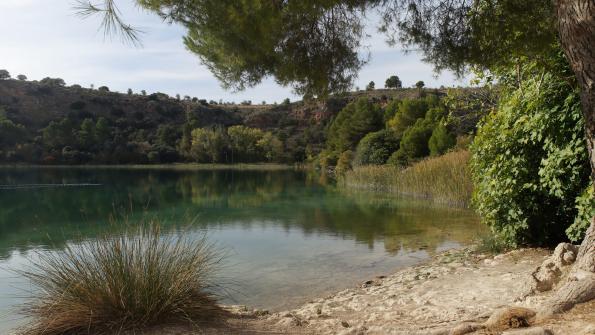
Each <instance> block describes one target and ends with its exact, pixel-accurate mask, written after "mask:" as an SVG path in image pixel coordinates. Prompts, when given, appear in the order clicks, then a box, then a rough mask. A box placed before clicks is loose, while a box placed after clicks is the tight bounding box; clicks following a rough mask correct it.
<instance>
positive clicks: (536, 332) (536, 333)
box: [502, 327, 554, 335]
mask: <svg viewBox="0 0 595 335" xmlns="http://www.w3.org/2000/svg"><path fill="white" fill-rule="evenodd" d="M502 335H554V333H553V332H552V331H551V330H549V329H544V328H541V327H532V328H525V329H515V330H509V331H505V332H503V333H502Z"/></svg>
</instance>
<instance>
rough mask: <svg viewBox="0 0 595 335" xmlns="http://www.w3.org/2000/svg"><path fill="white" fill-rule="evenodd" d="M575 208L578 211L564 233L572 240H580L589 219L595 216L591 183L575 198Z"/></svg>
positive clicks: (594, 193) (594, 194) (594, 199)
mask: <svg viewBox="0 0 595 335" xmlns="http://www.w3.org/2000/svg"><path fill="white" fill-rule="evenodd" d="M576 209H577V211H578V213H577V215H576V217H575V218H574V222H573V223H572V225H571V226H570V227H568V228H567V229H566V235H567V236H568V238H569V239H570V240H571V241H573V242H578V241H580V240H581V239H582V238H583V237H584V236H585V232H586V231H587V228H589V224H590V223H591V219H592V218H593V217H594V216H595V192H593V185H589V187H587V189H585V191H584V192H583V193H582V194H581V195H580V196H579V197H578V198H576Z"/></svg>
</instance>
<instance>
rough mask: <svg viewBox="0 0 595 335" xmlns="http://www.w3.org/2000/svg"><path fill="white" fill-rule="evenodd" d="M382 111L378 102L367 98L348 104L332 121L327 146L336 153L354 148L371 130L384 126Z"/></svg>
mask: <svg viewBox="0 0 595 335" xmlns="http://www.w3.org/2000/svg"><path fill="white" fill-rule="evenodd" d="M382 121H383V119H382V111H381V109H380V106H378V104H376V103H374V102H373V101H371V100H369V99H367V98H360V99H359V100H357V101H355V102H353V103H351V104H349V105H347V106H346V107H345V108H344V109H343V110H341V112H339V114H338V115H337V117H336V118H335V119H334V120H333V122H332V123H331V126H330V129H329V132H328V138H327V148H328V149H329V150H331V151H334V152H336V153H341V152H343V151H345V150H354V149H355V147H356V146H357V143H358V142H359V141H360V140H361V139H362V138H363V137H364V136H365V135H366V134H367V133H369V132H373V131H377V130H380V129H381V128H382V123H383V122H382Z"/></svg>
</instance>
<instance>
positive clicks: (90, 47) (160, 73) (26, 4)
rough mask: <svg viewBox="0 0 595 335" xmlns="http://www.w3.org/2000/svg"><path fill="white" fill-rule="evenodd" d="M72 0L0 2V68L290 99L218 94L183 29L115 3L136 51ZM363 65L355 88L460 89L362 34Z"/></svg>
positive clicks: (77, 80)
mask: <svg viewBox="0 0 595 335" xmlns="http://www.w3.org/2000/svg"><path fill="white" fill-rule="evenodd" d="M73 4H74V1H72V0H0V13H2V19H1V20H0V31H2V34H0V69H1V68H5V69H7V70H8V71H9V72H10V73H11V74H12V75H13V76H16V75H17V74H25V75H27V76H28V77H29V79H35V80H39V79H41V78H44V77H47V76H49V77H60V78H63V79H64V80H65V81H66V83H67V84H68V85H71V84H80V85H82V86H85V87H88V86H90V85H91V84H94V85H95V87H99V86H102V85H106V86H108V87H109V88H110V89H111V90H112V91H120V92H125V91H126V90H127V89H128V88H132V89H133V90H134V91H136V92H138V91H140V90H143V89H144V90H146V91H147V92H149V93H151V92H156V91H159V92H164V93H167V94H170V95H175V94H176V93H179V94H180V95H182V96H184V95H189V96H196V97H198V98H206V99H214V100H219V99H223V100H224V101H236V102H239V101H242V100H252V101H253V102H261V101H263V100H265V101H267V102H273V101H277V102H280V101H282V100H283V99H284V98H286V97H289V98H291V99H292V100H295V99H298V97H296V96H295V95H293V94H292V92H291V89H290V88H287V87H281V86H279V85H277V84H276V83H275V82H274V80H272V79H269V80H265V81H264V82H263V83H262V84H260V85H258V86H257V87H255V88H251V89H247V90H245V91H242V92H238V93H233V92H230V91H226V90H224V89H222V88H221V86H220V84H219V83H218V81H217V80H216V79H215V78H214V76H213V75H212V74H211V73H210V72H209V71H208V70H207V69H206V67H204V66H203V65H201V64H200V62H199V59H198V58H197V57H196V56H194V55H193V54H191V53H190V52H188V51H187V50H186V49H185V48H184V46H183V43H182V36H183V35H184V29H183V28H182V27H179V26H176V25H168V24H165V23H163V22H162V21H161V19H160V18H159V17H157V16H155V15H153V14H150V13H147V12H145V11H142V10H140V9H138V8H136V7H135V6H134V5H133V1H132V0H119V2H118V5H119V7H120V9H121V10H122V12H123V13H124V17H125V19H126V20H127V22H129V23H131V24H132V25H134V26H136V27H138V28H140V29H141V30H143V31H144V32H145V33H144V34H143V35H142V41H143V47H141V48H136V47H133V46H130V45H126V44H123V43H121V42H120V40H119V39H118V38H115V39H113V40H110V39H107V40H106V39H105V38H104V36H103V34H102V32H100V31H98V27H99V23H98V18H96V19H93V18H92V19H86V20H83V19H81V18H79V17H77V16H76V15H74V10H73V9H72V6H73ZM369 31H370V35H372V37H371V38H369V39H368V40H367V41H366V42H365V44H367V45H368V46H369V52H370V54H371V59H370V63H369V64H368V65H366V66H365V67H364V68H363V69H362V71H361V72H360V76H359V78H358V80H357V81H356V83H355V86H359V87H361V88H363V87H365V85H366V84H367V83H368V82H370V81H371V80H374V81H375V82H376V86H377V87H381V86H383V83H384V80H385V79H386V78H387V77H388V76H389V75H390V74H396V75H398V76H399V77H400V78H401V80H402V81H403V84H404V85H406V86H410V85H413V84H414V83H415V82H416V81H418V80H423V81H424V82H425V83H426V85H427V86H430V87H438V86H440V85H444V86H453V85H455V86H458V85H466V84H467V83H468V81H467V80H463V81H457V80H455V77H454V76H453V75H452V74H451V73H442V74H441V75H439V76H438V77H435V75H434V73H433V72H432V67H431V65H428V64H425V63H423V62H421V60H420V56H419V55H418V54H416V53H412V54H408V55H405V54H404V53H403V52H402V51H401V50H399V49H398V48H392V47H389V46H387V45H386V43H384V40H383V37H382V36H380V35H379V34H376V33H375V29H374V28H373V27H370V29H369Z"/></svg>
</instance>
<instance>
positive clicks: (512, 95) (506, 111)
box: [472, 60, 593, 246]
mask: <svg viewBox="0 0 595 335" xmlns="http://www.w3.org/2000/svg"><path fill="white" fill-rule="evenodd" d="M559 63H560V65H559V66H558V68H556V69H549V70H545V69H543V68H542V67H539V66H536V64H535V63H532V64H529V65H525V66H523V68H522V71H523V73H524V77H525V78H526V79H524V80H523V81H522V82H520V83H518V84H517V80H516V78H517V73H516V71H514V72H515V73H511V74H504V75H503V76H502V79H501V83H502V84H503V86H504V90H503V93H502V97H501V102H500V104H499V106H498V108H497V110H496V111H495V112H494V113H492V114H490V115H489V116H488V117H486V118H485V120H484V122H483V123H482V125H481V127H480V129H479V131H478V134H477V136H476V138H475V141H474V143H473V145H472V152H473V159H472V170H473V178H474V182H475V185H476V188H475V195H474V199H475V204H476V207H477V209H478V211H479V213H480V214H481V215H482V217H483V219H484V221H485V222H486V223H487V224H489V225H490V226H491V227H492V229H493V230H494V231H495V232H496V233H497V234H498V235H499V236H500V237H501V238H502V239H504V240H505V241H506V242H507V243H508V244H509V245H513V246H515V245H519V244H529V243H530V244H549V243H555V242H558V241H559V240H560V239H563V238H564V234H565V231H566V230H567V231H568V236H569V237H570V238H571V239H572V240H574V241H577V240H579V239H580V238H581V234H582V233H584V231H585V229H586V227H587V225H588V224H587V223H586V222H585V216H588V215H584V214H585V213H589V212H590V210H589V206H588V205H589V204H588V201H587V200H586V199H587V198H585V197H582V198H580V195H581V194H583V192H585V189H586V188H587V186H588V185H589V172H590V168H589V165H588V161H587V149H586V146H585V141H584V125H583V120H582V115H581V106H580V99H579V95H578V92H577V89H576V87H575V86H574V85H572V84H571V83H569V82H568V81H567V80H566V79H565V78H567V77H568V74H569V73H568V70H567V68H566V64H565V62H564V61H563V60H559ZM591 199H593V198H592V197H591ZM591 201H592V200H591ZM577 203H578V206H577ZM577 207H578V208H580V211H581V215H579V213H578V209H577ZM575 218H579V219H577V220H575Z"/></svg>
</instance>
